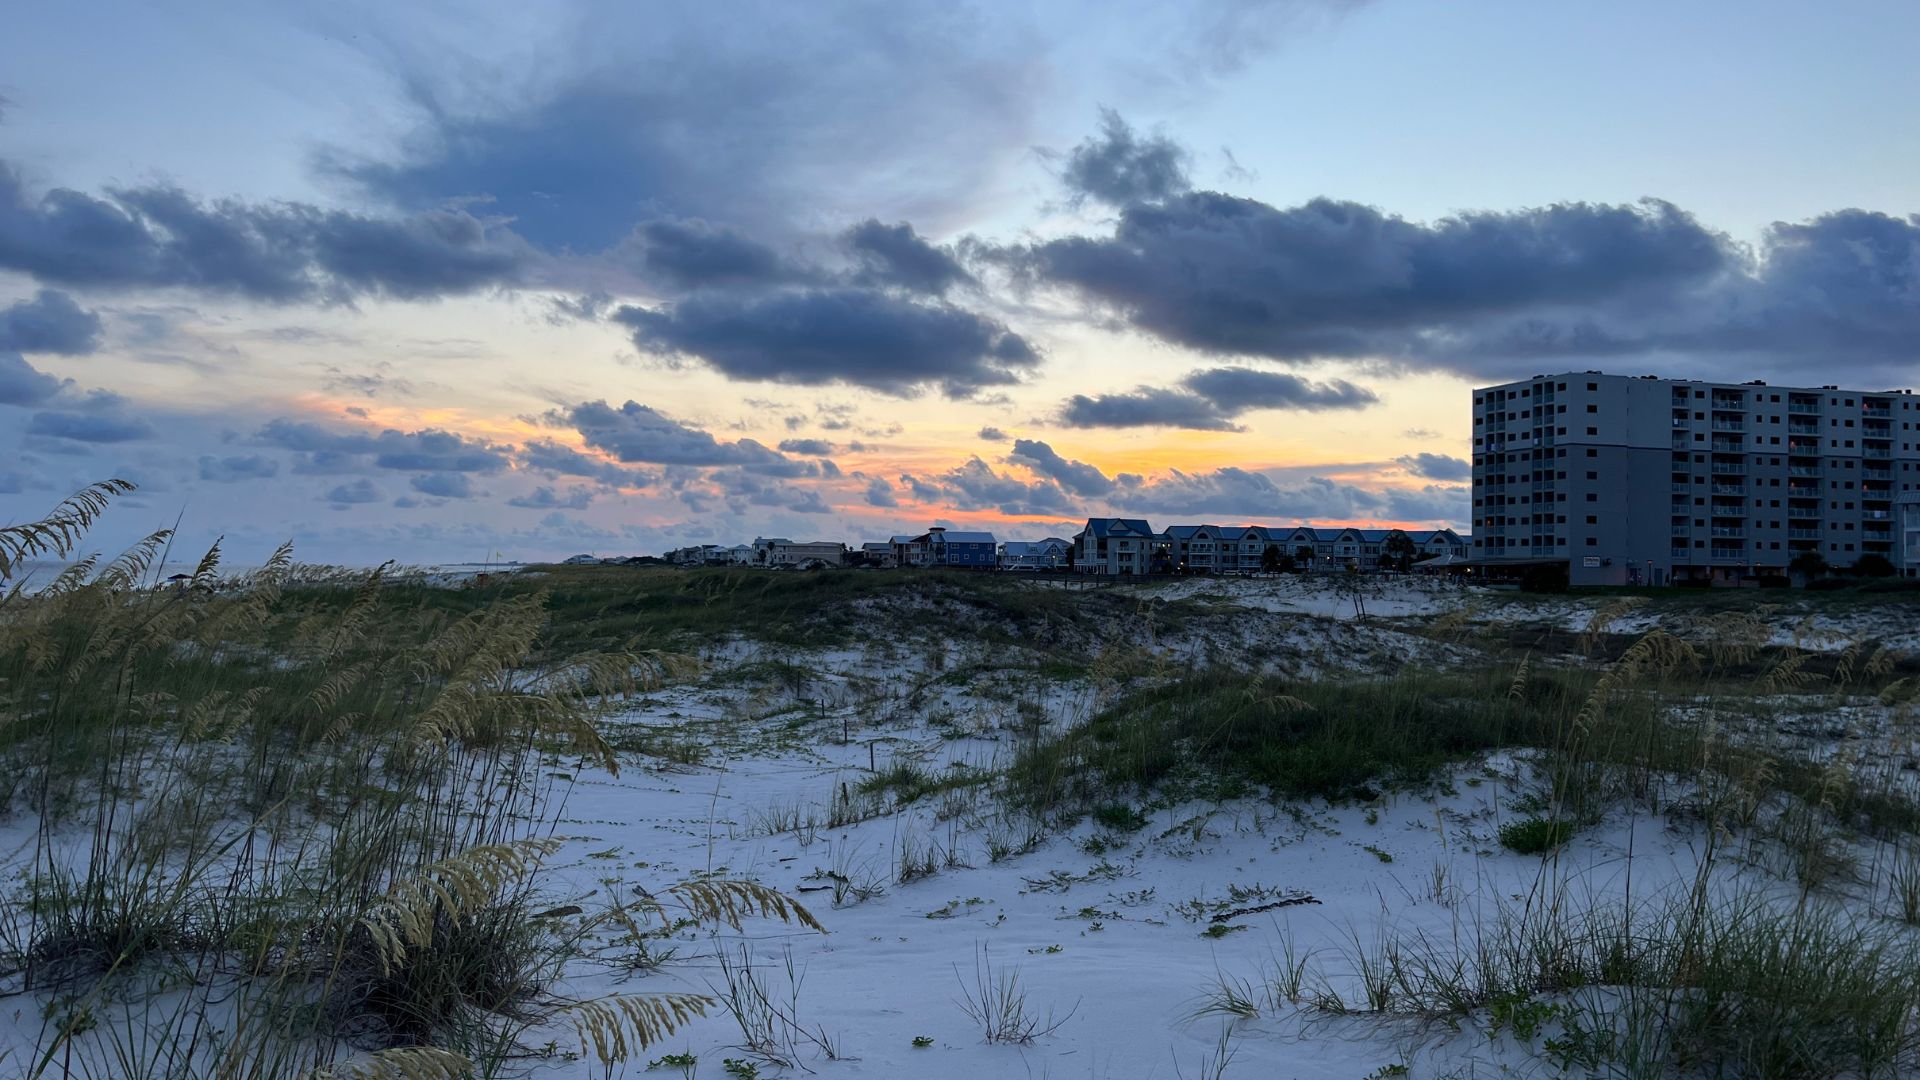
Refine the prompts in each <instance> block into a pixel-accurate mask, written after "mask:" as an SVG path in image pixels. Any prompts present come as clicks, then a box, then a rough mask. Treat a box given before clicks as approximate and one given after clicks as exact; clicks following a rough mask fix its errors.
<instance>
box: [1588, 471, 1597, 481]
mask: <svg viewBox="0 0 1920 1080" xmlns="http://www.w3.org/2000/svg"><path fill="white" fill-rule="evenodd" d="M1587 479H1589V480H1598V479H1600V474H1599V473H1597V472H1594V471H1593V470H1591V469H1589V470H1587Z"/></svg>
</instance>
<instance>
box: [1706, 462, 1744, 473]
mask: <svg viewBox="0 0 1920 1080" xmlns="http://www.w3.org/2000/svg"><path fill="white" fill-rule="evenodd" d="M1713 475H1715V476H1745V475H1747V463H1746V462H1744V461H1716V462H1714V463H1713Z"/></svg>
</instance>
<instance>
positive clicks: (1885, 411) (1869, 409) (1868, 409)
mask: <svg viewBox="0 0 1920 1080" xmlns="http://www.w3.org/2000/svg"><path fill="white" fill-rule="evenodd" d="M1860 413H1861V415H1863V416H1881V417H1886V416H1892V415H1893V406H1891V405H1863V406H1862V407H1861V409H1860Z"/></svg>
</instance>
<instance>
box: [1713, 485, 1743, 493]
mask: <svg viewBox="0 0 1920 1080" xmlns="http://www.w3.org/2000/svg"><path fill="white" fill-rule="evenodd" d="M1713 493H1714V494H1715V495H1745V494H1746V493H1747V485H1745V484H1715V485H1713Z"/></svg>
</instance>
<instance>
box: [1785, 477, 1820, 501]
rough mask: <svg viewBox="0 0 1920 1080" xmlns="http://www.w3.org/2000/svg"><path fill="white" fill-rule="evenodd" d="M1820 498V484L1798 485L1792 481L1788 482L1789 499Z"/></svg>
mask: <svg viewBox="0 0 1920 1080" xmlns="http://www.w3.org/2000/svg"><path fill="white" fill-rule="evenodd" d="M1819 497H1820V485H1819V484H1798V485H1796V484H1794V483H1793V482H1792V481H1788V482H1787V498H1789V499H1817V498H1819Z"/></svg>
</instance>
